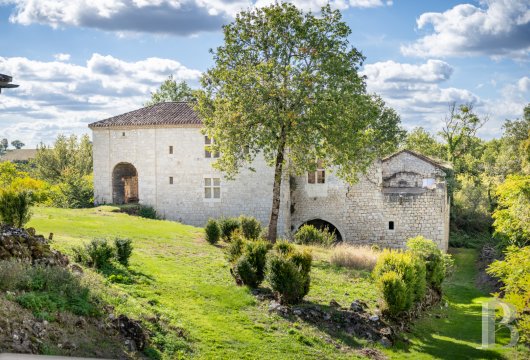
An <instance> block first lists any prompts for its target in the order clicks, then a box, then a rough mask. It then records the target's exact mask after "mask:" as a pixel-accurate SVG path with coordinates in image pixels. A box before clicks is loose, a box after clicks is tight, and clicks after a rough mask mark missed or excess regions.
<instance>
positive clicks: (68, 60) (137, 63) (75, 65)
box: [0, 0, 530, 146]
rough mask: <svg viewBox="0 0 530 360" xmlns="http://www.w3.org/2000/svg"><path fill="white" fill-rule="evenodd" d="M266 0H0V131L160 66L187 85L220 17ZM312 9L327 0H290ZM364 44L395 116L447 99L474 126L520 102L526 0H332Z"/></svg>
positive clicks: (493, 125) (124, 87)
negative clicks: (8, 85)
mask: <svg viewBox="0 0 530 360" xmlns="http://www.w3.org/2000/svg"><path fill="white" fill-rule="evenodd" d="M270 2H271V0H257V1H251V0H0V39H1V43H2V46H1V49H0V73H7V74H9V75H12V76H13V77H14V79H15V82H16V83H18V84H20V85H21V86H20V88H18V89H14V90H6V91H4V92H3V93H2V94H1V95H0V137H7V138H8V139H9V140H10V141H11V140H14V139H20V140H22V141H23V142H25V143H26V144H27V145H28V146H35V145H36V144H38V143H39V142H41V141H42V142H45V143H50V142H52V141H53V139H54V138H55V136H56V135H57V134H58V133H65V134H69V133H76V134H81V133H87V132H88V128H87V124H88V123H90V122H92V121H96V120H100V119H103V118H106V117H108V116H112V115H116V114H119V113H121V112H125V111H129V110H133V109H136V108H139V107H141V106H142V104H143V103H144V102H145V101H146V100H147V99H148V98H149V94H150V92H151V91H154V90H155V89H156V88H157V86H158V85H159V84H160V83H161V82H162V81H163V80H164V79H165V78H166V77H167V76H168V75H170V74H172V75H174V77H175V78H176V79H182V80H186V81H188V82H189V83H190V84H191V85H192V86H197V85H198V81H197V80H198V78H199V77H200V74H201V72H202V71H204V70H206V69H207V68H208V67H210V66H212V60H211V55H210V53H209V52H208V50H209V49H210V48H212V47H216V46H217V45H219V44H221V43H222V40H223V37H222V33H221V25H222V24H224V23H227V22H229V21H231V19H232V18H233V16H234V15H235V14H236V13H237V11H240V10H241V9H248V8H249V7H251V6H265V5H267V4H268V3H270ZM292 2H294V3H296V4H297V5H298V6H300V7H302V8H304V9H305V10H314V11H318V9H319V8H320V6H321V5H323V4H325V3H326V1H322V0H305V1H302V0H292ZM331 5H332V6H333V7H335V8H339V9H341V11H342V13H343V17H344V20H345V21H346V22H347V23H348V25H349V26H350V27H351V29H352V35H351V36H350V41H351V44H352V45H353V46H355V47H356V48H358V49H359V50H361V51H362V52H363V54H364V55H365V56H366V61H365V66H364V68H363V73H364V74H365V75H366V76H367V84H368V88H369V90H370V91H373V92H376V93H379V94H380V95H381V96H382V97H383V98H384V99H385V100H386V101H387V103H388V104H389V105H390V106H392V107H393V108H395V109H396V110H397V111H398V113H399V114H400V115H401V119H402V123H403V126H404V127H405V128H407V129H411V128H413V127H414V126H423V127H425V128H427V129H429V130H430V131H433V132H436V131H438V130H440V128H441V124H442V119H443V117H444V116H445V114H446V113H447V109H448V106H449V104H450V103H451V102H457V103H464V102H473V103H474V104H475V109H476V111H477V112H478V113H479V114H482V115H483V116H487V117H488V118H489V121H488V123H487V124H486V125H485V126H484V127H483V129H481V131H480V133H479V134H480V136H482V137H484V138H492V137H498V136H500V134H501V131H502V130H501V127H502V123H503V121H504V119H506V118H508V119H514V118H518V117H520V116H521V114H522V110H523V107H524V106H525V104H527V103H530V2H529V1H528V0H488V1H440V0H422V1H413V0H403V1H400V0H395V1H385V0H332V1H331Z"/></svg>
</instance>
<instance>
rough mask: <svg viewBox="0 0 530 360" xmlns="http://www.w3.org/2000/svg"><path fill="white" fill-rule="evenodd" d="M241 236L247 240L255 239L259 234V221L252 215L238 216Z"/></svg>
mask: <svg viewBox="0 0 530 360" xmlns="http://www.w3.org/2000/svg"><path fill="white" fill-rule="evenodd" d="M239 223H240V224H241V231H242V232H243V236H244V237H245V238H247V239H249V240H257V239H259V238H260V236H261V223H260V222H259V221H258V220H257V219H256V218H254V217H252V216H244V215H241V216H240V217H239Z"/></svg>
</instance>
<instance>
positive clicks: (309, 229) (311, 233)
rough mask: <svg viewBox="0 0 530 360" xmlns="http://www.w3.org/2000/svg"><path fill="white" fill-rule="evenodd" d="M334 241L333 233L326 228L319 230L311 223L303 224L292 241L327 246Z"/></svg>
mask: <svg viewBox="0 0 530 360" xmlns="http://www.w3.org/2000/svg"><path fill="white" fill-rule="evenodd" d="M334 241H335V234H334V233H331V232H329V231H328V229H324V230H319V229H317V228H316V227H314V226H313V225H303V226H302V227H301V228H300V229H298V231H297V232H296V234H294V242H295V243H297V244H303V245H321V246H329V245H331V244H332V243H333V242H334Z"/></svg>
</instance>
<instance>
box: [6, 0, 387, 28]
mask: <svg viewBox="0 0 530 360" xmlns="http://www.w3.org/2000/svg"><path fill="white" fill-rule="evenodd" d="M273 2H274V0H257V1H253V0H0V4H2V3H4V4H13V5H15V10H14V12H13V13H12V14H11V16H10V18H9V19H10V21H11V22H13V23H17V24H22V25H30V24H44V25H49V26H52V27H54V28H57V27H63V26H80V27H87V28H97V29H101V30H106V31H117V32H147V33H159V34H178V35H189V34H195V33H198V32H202V31H216V30H220V28H221V25H222V24H224V23H226V22H228V21H230V20H231V19H232V18H233V17H234V16H235V14H237V13H238V12H239V11H241V10H244V9H248V8H251V7H252V6H265V5H269V4H271V3H273ZM291 2H293V3H295V4H296V5H297V6H300V7H301V8H303V9H304V10H313V11H318V10H319V9H320V8H321V7H322V6H324V5H326V4H327V3H328V0H291ZM329 3H330V4H331V6H332V7H334V8H338V9H347V8H350V7H359V8H367V7H376V6H384V5H385V3H384V2H383V1H382V0H331V1H329ZM386 5H389V6H390V5H391V3H390V2H387V3H386Z"/></svg>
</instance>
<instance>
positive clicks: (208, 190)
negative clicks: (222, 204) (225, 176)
mask: <svg viewBox="0 0 530 360" xmlns="http://www.w3.org/2000/svg"><path fill="white" fill-rule="evenodd" d="M204 198H205V199H220V198H221V179H220V178H205V179H204Z"/></svg>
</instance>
